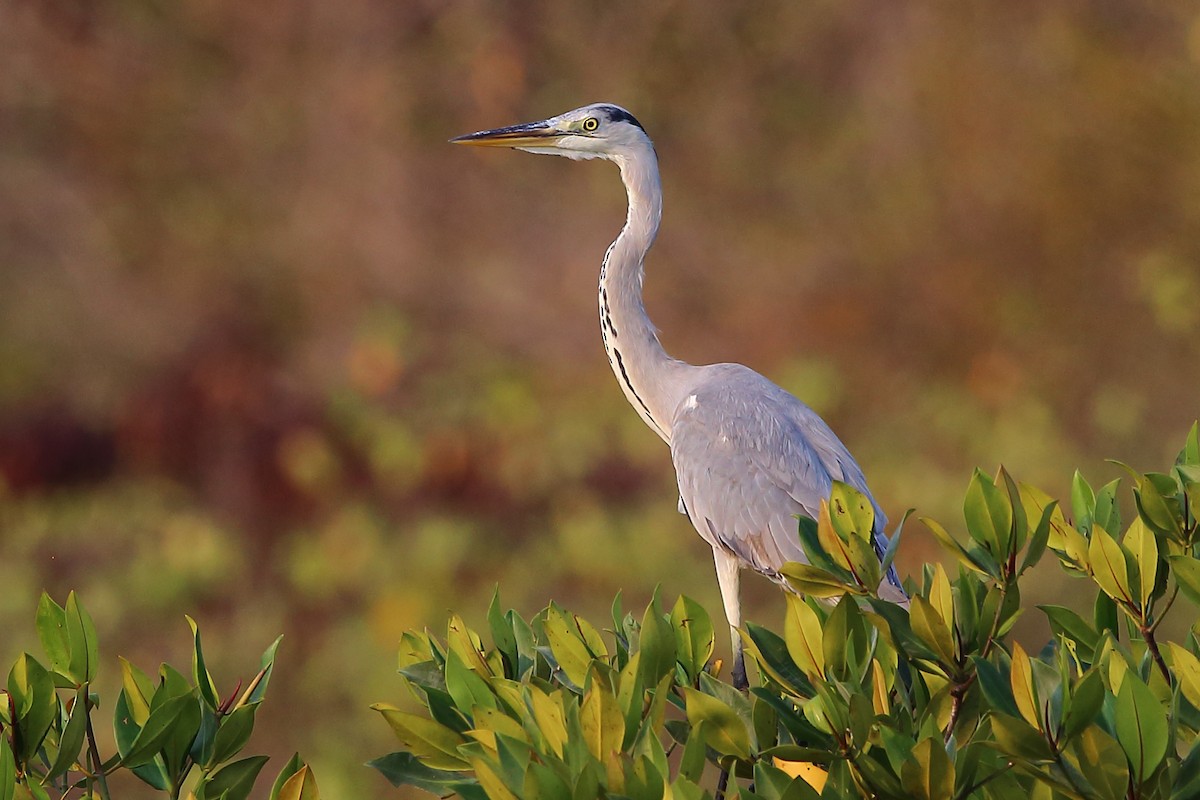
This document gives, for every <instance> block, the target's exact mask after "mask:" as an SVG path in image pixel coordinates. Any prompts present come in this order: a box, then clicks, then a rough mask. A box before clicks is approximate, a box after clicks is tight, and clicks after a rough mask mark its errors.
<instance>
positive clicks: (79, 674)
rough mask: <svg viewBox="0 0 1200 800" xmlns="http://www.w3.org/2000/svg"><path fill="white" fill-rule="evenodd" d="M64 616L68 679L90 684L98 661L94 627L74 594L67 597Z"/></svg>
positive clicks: (94, 676) (89, 616)
mask: <svg viewBox="0 0 1200 800" xmlns="http://www.w3.org/2000/svg"><path fill="white" fill-rule="evenodd" d="M64 615H65V621H66V625H67V650H68V652H69V654H70V655H69V657H68V661H69V663H70V668H69V669H70V677H71V678H72V679H73V680H74V681H75V682H76V683H90V682H92V681H93V680H95V678H96V669H97V667H99V661H100V655H99V641H98V639H97V636H96V625H95V623H93V622H92V617H91V615H90V614H88V613H87V611H86V610H85V609H84V607H83V604H81V603H80V602H79V599H78V598H77V597H76V596H75V592H71V593H70V594H68V595H67V607H66V608H65V609H64Z"/></svg>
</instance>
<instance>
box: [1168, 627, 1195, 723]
mask: <svg viewBox="0 0 1200 800" xmlns="http://www.w3.org/2000/svg"><path fill="white" fill-rule="evenodd" d="M1167 649H1168V650H1170V651H1171V667H1172V671H1173V672H1174V673H1175V677H1176V678H1178V679H1179V688H1180V689H1181V690H1182V691H1183V696H1184V697H1186V698H1187V699H1188V702H1189V703H1191V704H1192V705H1193V706H1195V707H1196V708H1200V659H1197V658H1196V657H1195V656H1194V655H1192V653H1191V651H1190V650H1188V649H1187V648H1185V647H1180V646H1179V645H1177V644H1175V643H1174V642H1167Z"/></svg>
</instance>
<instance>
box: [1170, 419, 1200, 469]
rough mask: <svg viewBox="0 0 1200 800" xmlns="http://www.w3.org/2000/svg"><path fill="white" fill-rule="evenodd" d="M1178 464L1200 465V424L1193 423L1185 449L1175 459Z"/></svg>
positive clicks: (1184, 445)
mask: <svg viewBox="0 0 1200 800" xmlns="http://www.w3.org/2000/svg"><path fill="white" fill-rule="evenodd" d="M1175 463H1176V464H1192V465H1197V464H1200V422H1193V423H1192V429H1191V430H1190V431H1188V435H1187V439H1185V440H1184V443H1183V449H1182V450H1180V451H1179V456H1178V457H1177V458H1176V459H1175Z"/></svg>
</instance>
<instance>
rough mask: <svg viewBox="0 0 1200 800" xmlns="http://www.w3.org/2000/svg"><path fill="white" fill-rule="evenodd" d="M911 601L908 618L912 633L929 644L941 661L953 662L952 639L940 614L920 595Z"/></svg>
mask: <svg viewBox="0 0 1200 800" xmlns="http://www.w3.org/2000/svg"><path fill="white" fill-rule="evenodd" d="M911 602H912V605H911V606H910V607H909V614H908V619H909V623H910V624H911V625H912V629H913V633H915V634H916V635H917V636H918V637H920V639H921V640H922V641H924V642H925V644H927V645H929V647H930V648H931V649H932V650H933V652H935V653H937V655H938V657H939V658H940V659H941V660H942V662H943V663H945V664H953V663H954V660H955V655H954V639H953V638H952V637H951V635H950V628H949V627H947V625H946V621H945V620H944V619H942V615H941V614H939V613H938V611H937V609H936V608H934V607H933V606H932V605H931V604H930V603H929V601H928V600H926V599H925V598H924V597H921V596H920V595H915V596H914V597H913V598H912V601H911Z"/></svg>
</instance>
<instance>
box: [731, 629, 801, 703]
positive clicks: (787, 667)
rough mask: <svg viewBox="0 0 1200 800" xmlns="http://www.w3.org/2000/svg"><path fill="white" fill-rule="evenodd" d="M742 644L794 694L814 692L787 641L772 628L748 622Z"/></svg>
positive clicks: (768, 672) (765, 670) (760, 665)
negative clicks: (792, 654)
mask: <svg viewBox="0 0 1200 800" xmlns="http://www.w3.org/2000/svg"><path fill="white" fill-rule="evenodd" d="M744 633H745V635H744V636H743V637H742V646H743V647H745V648H746V652H747V653H748V654H749V655H750V656H752V657H753V658H754V660H755V661H756V662H757V663H758V665H759V667H761V668H762V669H763V671H764V672H766V673H767V674H768V675H769V676H770V677H771V679H772V680H774V681H776V682H777V683H779V684H780V685H781V686H783V687H784V689H786V690H787V691H789V692H791V693H792V694H804V695H809V694H812V691H811V688H812V687H811V685H810V684H809V681H808V678H807V677H805V675H804V673H803V672H802V671H801V670H800V669H799V667H798V666H797V665H796V662H795V661H794V660H793V659H792V657H791V655H790V653H789V652H788V646H787V643H786V642H785V641H784V640H783V639H782V638H781V637H780V636H779V634H777V633H775V632H774V631H772V630H769V629H767V628H764V627H762V626H761V625H755V624H754V623H753V622H749V623H746V628H745V631H744Z"/></svg>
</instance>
